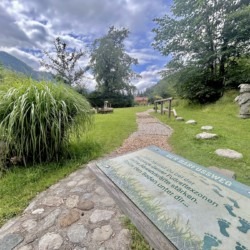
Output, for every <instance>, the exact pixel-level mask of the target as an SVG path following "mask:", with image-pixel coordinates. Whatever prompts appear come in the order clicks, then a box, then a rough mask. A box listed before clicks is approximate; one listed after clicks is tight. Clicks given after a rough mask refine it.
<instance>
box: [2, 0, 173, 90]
mask: <svg viewBox="0 0 250 250" xmlns="http://www.w3.org/2000/svg"><path fill="white" fill-rule="evenodd" d="M170 1H171V0H67V1H66V0H1V1H0V27H1V35H0V51H6V52H8V53H10V54H11V55H13V56H15V57H17V58H18V59H20V60H22V61H24V62H25V63H26V64H28V65H29V66H31V67H32V68H34V69H35V70H44V69H43V68H42V67H41V66H40V63H39V61H40V60H41V58H42V57H43V55H44V54H43V51H44V50H46V51H49V52H51V53H53V49H54V46H53V41H54V40H55V38H56V37H60V38H61V39H62V40H63V41H64V42H66V43H67V44H68V45H69V46H70V47H72V48H76V49H77V50H79V49H82V50H84V51H89V48H90V46H91V43H92V42H93V41H94V40H95V39H97V38H100V37H102V36H104V35H105V34H107V32H108V29H109V27H111V26H115V27H116V28H123V27H124V28H127V29H129V31H130V34H129V37H128V38H127V39H126V40H125V49H126V52H127V53H128V54H129V55H130V56H132V57H134V58H137V59H138V61H139V64H138V65H137V66H135V67H133V69H134V70H135V71H136V72H137V73H139V74H140V75H141V78H139V79H136V80H133V84H134V85H135V86H136V87H137V89H138V90H139V91H144V90H145V89H146V88H148V87H150V86H153V85H154V84H156V83H157V82H158V81H159V80H160V74H159V71H161V70H162V69H163V67H164V66H165V65H166V64H167V62H168V61H169V57H165V56H161V55H160V53H159V52H158V51H156V50H154V49H153V48H152V46H151V43H152V42H153V39H154V33H153V32H152V29H153V27H155V23H154V22H153V19H154V18H157V17H162V16H163V15H164V14H166V13H168V12H169V10H170ZM88 61H89V56H86V57H84V58H82V59H81V62H80V65H81V66H86V65H87V64H88ZM83 81H84V83H85V86H86V87H87V88H88V89H91V90H93V89H94V86H95V80H94V77H93V76H92V75H91V73H90V72H88V73H87V74H86V75H85V78H84V80H83Z"/></svg>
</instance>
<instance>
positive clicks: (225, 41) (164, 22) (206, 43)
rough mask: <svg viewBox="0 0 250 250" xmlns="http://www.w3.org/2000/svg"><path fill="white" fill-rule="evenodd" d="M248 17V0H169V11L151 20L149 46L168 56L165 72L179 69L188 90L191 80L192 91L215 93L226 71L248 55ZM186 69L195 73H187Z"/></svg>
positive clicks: (249, 8)
mask: <svg viewBox="0 0 250 250" xmlns="http://www.w3.org/2000/svg"><path fill="white" fill-rule="evenodd" d="M249 20H250V6H249V0H235V1H233V0H232V1H225V0H214V1H211V0H199V1H197V0H173V6H172V13H170V14H167V15H165V16H164V17H162V18H157V19H155V22H156V23H157V27H156V28H155V29H154V30H153V31H154V32H155V39H154V43H153V46H154V48H155V49H157V50H159V51H160V52H161V53H162V54H163V55H169V54H171V55H172V58H173V60H172V61H171V62H170V64H169V65H168V70H167V71H166V73H167V74H168V73H170V74H171V73H176V72H178V71H179V72H183V74H185V79H184V82H186V86H185V87H187V86H188V85H189V86H188V89H190V87H192V84H191V81H193V82H194V84H197V85H196V88H195V89H196V91H198V92H199V91H201V92H202V91H204V93H203V94H204V95H205V96H207V95H209V92H211V90H212V89H213V90H214V93H216V92H217V95H218V92H219V91H221V90H222V89H223V87H224V86H225V84H226V82H227V76H228V70H229V69H230V70H232V65H236V64H237V62H238V59H239V58H240V57H242V56H249V49H250V43H249V42H250V22H249ZM188 68H189V69H191V71H193V73H194V71H195V74H193V73H192V74H189V75H187V74H186V73H187V70H186V69H188ZM191 71H190V70H189V72H191ZM179 76H180V74H179ZM188 77H189V78H188ZM187 82H188V83H187ZM209 89H210V90H209ZM186 91H187V89H186ZM201 92H200V94H201ZM212 92H213V91H212ZM203 94H202V95H203ZM203 97H204V96H203ZM205 99H206V97H205ZM205 99H204V101H205ZM212 99H213V98H212Z"/></svg>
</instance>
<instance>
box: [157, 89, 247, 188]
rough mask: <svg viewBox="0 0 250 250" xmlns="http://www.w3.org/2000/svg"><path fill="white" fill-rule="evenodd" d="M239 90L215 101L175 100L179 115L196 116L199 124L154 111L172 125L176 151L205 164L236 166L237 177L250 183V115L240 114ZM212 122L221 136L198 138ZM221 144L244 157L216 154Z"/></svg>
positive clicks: (215, 131)
mask: <svg viewBox="0 0 250 250" xmlns="http://www.w3.org/2000/svg"><path fill="white" fill-rule="evenodd" d="M237 94H238V92H229V93H227V94H226V95H225V96H224V97H223V98H222V99H220V100H219V101H218V102H217V103H215V104H210V105H205V106H199V105H188V104H187V103H185V102H183V101H176V102H175V104H174V108H175V109H176V111H177V114H178V116H182V117H183V118H184V119H185V121H187V120H190V119H194V120H196V121H197V124H196V125H187V124H185V122H181V121H176V120H175V119H174V117H171V118H170V119H168V118H167V117H166V116H161V115H160V114H155V116H156V117H157V118H159V119H160V120H161V121H162V122H164V123H166V124H168V125H170V126H171V127H172V128H173V129H174V133H173V135H172V136H171V138H170V144H171V145H172V147H173V150H174V152H175V153H176V154H178V155H181V156H183V157H185V158H187V159H189V160H191V161H194V162H196V163H198V164H201V165H203V166H206V167H208V166H216V167H219V168H226V169H230V170H233V171H234V172H235V173H236V176H237V180H238V181H239V182H242V183H244V184H247V185H250V133H249V129H250V119H240V118H239V117H238V114H239V107H238V105H237V104H236V103H234V98H235V97H236V95H237ZM204 125H211V126H213V127H214V129H213V130H212V131H211V133H215V134H217V135H218V139H213V140H197V139H195V135H196V134H198V133H201V132H202V131H201V126H204ZM219 148H229V149H233V150H236V151H238V152H240V153H242V154H243V159H241V160H232V159H226V158H222V157H219V156H217V155H216V154H215V153H214V151H215V150H216V149H219Z"/></svg>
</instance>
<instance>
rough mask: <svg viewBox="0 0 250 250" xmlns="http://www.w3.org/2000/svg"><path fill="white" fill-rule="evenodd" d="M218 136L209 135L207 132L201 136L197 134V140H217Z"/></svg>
mask: <svg viewBox="0 0 250 250" xmlns="http://www.w3.org/2000/svg"><path fill="white" fill-rule="evenodd" d="M217 137H218V135H217V134H212V133H207V132H202V133H200V134H197V135H196V136H195V138H196V139H200V140H209V139H215V138H217Z"/></svg>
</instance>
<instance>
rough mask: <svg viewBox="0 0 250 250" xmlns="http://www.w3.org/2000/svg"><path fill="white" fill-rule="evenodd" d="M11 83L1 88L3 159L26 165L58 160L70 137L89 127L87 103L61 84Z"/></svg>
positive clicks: (7, 82) (0, 123) (89, 119)
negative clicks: (4, 152) (4, 148)
mask: <svg viewBox="0 0 250 250" xmlns="http://www.w3.org/2000/svg"><path fill="white" fill-rule="evenodd" d="M10 79H11V83H10V82H9V81H8V79H6V81H5V83H4V84H2V85H0V128H1V130H2V131H3V132H2V133H1V138H0V139H1V140H2V141H4V142H5V144H6V147H7V155H6V157H7V158H11V157H18V158H20V159H22V160H23V162H24V163H25V164H26V163H27V162H33V163H35V162H45V161H51V160H54V159H56V160H58V159H59V156H60V155H62V153H65V150H66V149H67V147H68V143H69V136H70V134H71V133H72V132H76V133H77V132H79V130H84V131H85V130H86V129H87V128H88V125H90V124H91V114H90V105H89V103H88V102H87V101H86V99H84V98H83V97H82V96H81V95H80V94H78V93H77V92H75V91H74V90H73V89H71V88H70V87H66V86H65V85H62V84H55V83H47V82H39V83H38V82H36V81H33V80H31V79H27V78H15V80H14V78H10ZM13 80H14V81H13ZM10 86H11V87H10Z"/></svg>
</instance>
